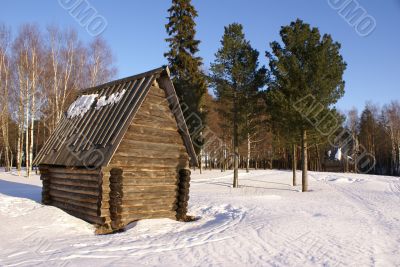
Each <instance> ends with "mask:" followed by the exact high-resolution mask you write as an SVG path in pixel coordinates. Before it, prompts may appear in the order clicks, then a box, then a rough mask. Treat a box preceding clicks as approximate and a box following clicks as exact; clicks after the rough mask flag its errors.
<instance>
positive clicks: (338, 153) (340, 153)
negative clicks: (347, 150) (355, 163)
mask: <svg viewBox="0 0 400 267" xmlns="http://www.w3.org/2000/svg"><path fill="white" fill-rule="evenodd" d="M335 159H336V160H342V148H340V147H339V148H338V150H337V152H336V154H335Z"/></svg>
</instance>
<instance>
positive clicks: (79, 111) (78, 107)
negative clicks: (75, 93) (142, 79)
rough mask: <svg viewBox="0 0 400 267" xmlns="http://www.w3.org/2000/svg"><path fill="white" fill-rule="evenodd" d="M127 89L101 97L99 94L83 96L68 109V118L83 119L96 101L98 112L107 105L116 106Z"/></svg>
mask: <svg viewBox="0 0 400 267" xmlns="http://www.w3.org/2000/svg"><path fill="white" fill-rule="evenodd" d="M125 92H126V89H123V90H121V91H120V92H115V93H113V94H111V95H109V96H108V97H107V96H101V97H99V95H98V94H91V95H81V96H80V97H79V98H78V99H77V100H75V101H74V102H73V103H72V104H71V105H70V106H69V108H68V111H67V118H68V119H72V118H75V117H77V116H80V117H83V116H84V115H85V114H86V112H88V111H89V109H90V108H91V107H92V105H93V103H94V102H95V101H96V99H97V102H96V110H99V109H101V108H102V107H104V106H107V105H114V104H115V103H118V102H119V101H120V100H121V99H122V97H123V96H124V94H125Z"/></svg>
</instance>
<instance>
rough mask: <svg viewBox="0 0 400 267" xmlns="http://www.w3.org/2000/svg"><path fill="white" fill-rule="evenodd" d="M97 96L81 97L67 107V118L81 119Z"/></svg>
mask: <svg viewBox="0 0 400 267" xmlns="http://www.w3.org/2000/svg"><path fill="white" fill-rule="evenodd" d="M98 96H99V95H98V94H91V95H81V96H80V97H79V98H78V99H77V100H75V101H74V102H73V103H72V104H71V105H70V106H69V108H68V111H67V118H68V119H72V118H74V117H76V116H80V117H83V115H85V113H86V112H87V111H88V110H89V109H90V107H91V106H92V104H93V102H94V101H95V99H96V98H97V97H98Z"/></svg>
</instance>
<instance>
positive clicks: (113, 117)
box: [34, 67, 197, 234]
mask: <svg viewBox="0 0 400 267" xmlns="http://www.w3.org/2000/svg"><path fill="white" fill-rule="evenodd" d="M34 165H35V166H38V167H39V170H40V174H41V180H42V183H43V189H42V203H43V204H46V205H52V206H56V207H58V208H61V209H62V210H64V211H66V212H68V213H70V214H71V215H73V216H76V217H78V218H81V219H83V220H85V221H87V222H90V223H92V224H94V225H96V229H97V230H96V232H97V233H99V234H103V233H112V232H115V231H119V230H122V229H124V227H125V226H126V225H127V224H129V223H131V222H133V221H137V220H140V219H148V218H171V219H175V220H180V221H186V220H189V218H190V217H189V216H188V215H187V214H186V213H187V205H188V200H189V183H190V170H189V165H192V166H196V165H197V159H196V153H195V150H194V147H193V144H192V141H191V139H190V135H189V131H188V127H187V125H186V123H185V120H184V117H183V112H182V110H181V107H180V104H179V100H178V97H177V95H176V92H175V89H174V85H173V83H172V82H171V79H170V74H169V70H168V67H161V68H158V69H155V70H152V71H149V72H146V73H142V74H139V75H135V76H131V77H128V78H124V79H120V80H116V81H112V82H109V83H106V84H103V85H99V86H96V87H93V88H88V89H85V90H82V91H80V94H79V95H78V97H77V99H76V100H75V101H74V102H73V103H72V104H71V105H70V106H69V108H68V110H67V111H66V112H65V114H64V115H63V116H62V118H61V119H60V121H59V122H58V124H57V127H56V129H55V130H54V132H53V133H52V134H51V136H50V137H49V139H48V140H47V141H46V142H45V144H44V146H43V147H42V149H41V150H40V152H39V153H38V155H37V156H36V157H35V160H34Z"/></svg>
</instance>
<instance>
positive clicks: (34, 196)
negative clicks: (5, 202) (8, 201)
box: [0, 180, 42, 203]
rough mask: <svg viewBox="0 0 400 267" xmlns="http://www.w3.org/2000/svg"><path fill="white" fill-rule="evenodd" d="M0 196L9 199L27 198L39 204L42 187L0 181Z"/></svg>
mask: <svg viewBox="0 0 400 267" xmlns="http://www.w3.org/2000/svg"><path fill="white" fill-rule="evenodd" d="M0 194H4V195H7V196H11V197H20V198H27V199H31V200H33V201H36V202H38V203H40V202H41V197H42V187H41V186H37V185H30V184H23V183H18V182H10V181H4V180H0Z"/></svg>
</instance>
